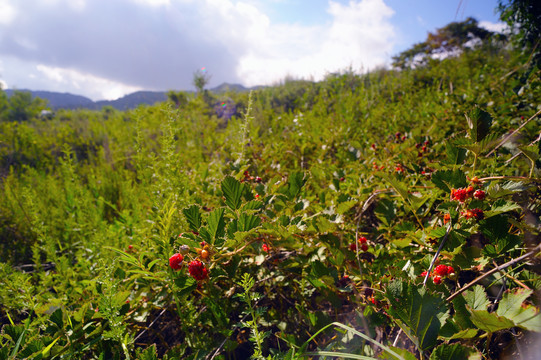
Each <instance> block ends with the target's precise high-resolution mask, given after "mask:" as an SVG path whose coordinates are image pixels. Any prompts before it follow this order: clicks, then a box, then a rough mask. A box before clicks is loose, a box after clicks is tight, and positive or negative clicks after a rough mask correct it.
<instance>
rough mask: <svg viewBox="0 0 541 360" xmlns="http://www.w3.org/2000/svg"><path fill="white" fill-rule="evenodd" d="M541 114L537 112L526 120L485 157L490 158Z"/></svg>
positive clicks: (540, 111)
mask: <svg viewBox="0 0 541 360" xmlns="http://www.w3.org/2000/svg"><path fill="white" fill-rule="evenodd" d="M539 114H541V110H539V111H538V112H536V113H535V114H534V115H533V116H532V117H531V118H529V119H528V120H526V121H525V122H524V123H523V124H522V125H520V126H519V127H518V128H516V129H515V130H513V131H512V132H510V133H509V134H508V135H507V136H506V137H504V138H503V140H502V141H500V143H499V144H498V145H496V147H495V148H494V149H492V151H490V152H489V153H488V154H487V155H486V156H485V157H489V156H490V155H492V154H493V153H494V152H495V151H496V150H497V149H498V148H499V147H500V146H502V145H503V144H505V143H506V142H507V141H509V139H510V138H511V137H512V136H513V135H515V133H516V132H517V131H519V130H520V129H522V128H523V127H524V126H526V124H528V123H529V122H530V121H532V120H533V119H535V117H536V116H537V115H539Z"/></svg>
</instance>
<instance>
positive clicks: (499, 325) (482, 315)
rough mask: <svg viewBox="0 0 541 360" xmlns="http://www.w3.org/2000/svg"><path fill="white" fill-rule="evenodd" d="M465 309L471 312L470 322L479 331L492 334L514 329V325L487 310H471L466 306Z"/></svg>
mask: <svg viewBox="0 0 541 360" xmlns="http://www.w3.org/2000/svg"><path fill="white" fill-rule="evenodd" d="M466 308H467V309H468V310H470V312H471V317H470V319H471V321H472V322H473V323H474V324H475V326H477V327H478V328H479V329H481V330H483V331H486V332H489V333H493V332H495V331H499V330H504V329H510V328H512V327H515V323H514V322H513V321H511V320H509V319H507V318H505V317H503V316H498V315H497V314H495V313H489V312H488V311H487V310H473V309H471V308H470V307H469V306H468V305H466Z"/></svg>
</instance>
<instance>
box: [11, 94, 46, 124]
mask: <svg viewBox="0 0 541 360" xmlns="http://www.w3.org/2000/svg"><path fill="white" fill-rule="evenodd" d="M8 102H9V105H8V108H7V111H6V112H7V114H6V119H7V120H9V121H27V120H30V119H31V118H33V117H36V116H37V115H38V114H39V113H40V111H41V110H43V109H44V108H46V107H47V101H46V100H43V99H41V98H32V94H31V93H30V92H29V91H15V92H14V93H13V94H12V95H11V97H9V101H8Z"/></svg>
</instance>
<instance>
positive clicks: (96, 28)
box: [0, 0, 394, 99]
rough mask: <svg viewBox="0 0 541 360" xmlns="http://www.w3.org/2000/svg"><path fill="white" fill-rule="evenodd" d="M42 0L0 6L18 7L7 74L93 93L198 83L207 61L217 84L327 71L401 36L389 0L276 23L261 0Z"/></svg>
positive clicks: (317, 75)
mask: <svg viewBox="0 0 541 360" xmlns="http://www.w3.org/2000/svg"><path fill="white" fill-rule="evenodd" d="M34 1H35V6H34V7H27V8H23V4H24V3H25V2H23V1H19V0H0V9H1V8H2V6H4V7H6V6H7V7H9V8H10V9H13V10H12V13H13V14H16V15H17V21H12V20H10V21H11V22H9V23H7V22H4V23H1V20H0V58H2V59H10V60H9V61H6V62H5V64H4V66H5V69H6V70H5V73H3V74H1V75H4V76H3V79H4V80H5V81H7V82H8V83H9V84H10V85H12V86H16V87H18V88H29V89H35V90H51V91H58V90H59V89H61V90H62V89H63V91H69V92H74V93H77V94H81V95H85V96H88V97H90V98H93V99H99V98H100V96H103V97H106V98H112V97H114V96H117V95H118V96H121V95H124V94H125V93H126V92H130V91H134V89H135V90H137V89H142V88H143V89H147V90H168V89H191V88H192V84H191V83H192V73H193V71H195V70H196V69H198V68H201V67H206V68H207V70H208V72H209V73H210V74H211V75H212V78H211V83H210V84H209V86H210V87H212V86H216V85H219V84H220V83H222V82H240V83H243V84H245V85H249V86H251V85H260V84H272V83H274V82H276V81H279V80H282V79H284V78H285V77H286V76H287V75H291V76H294V77H304V78H312V79H314V80H319V79H321V78H322V77H323V76H325V75H326V73H327V72H334V71H339V70H343V69H345V68H349V67H351V68H352V69H353V70H361V69H362V70H366V69H370V68H373V67H374V66H377V65H379V64H381V63H383V62H385V61H386V59H387V58H388V57H389V55H390V53H391V52H392V46H393V44H392V41H393V38H394V31H393V27H392V25H391V24H390V17H391V15H392V14H393V10H392V9H390V8H389V7H388V6H386V5H385V3H384V2H383V0H356V1H353V0H351V1H349V2H348V3H346V4H342V3H339V2H337V1H328V3H327V5H328V6H327V14H328V19H329V20H328V21H326V22H322V23H321V24H318V25H301V24H299V23H296V24H286V23H281V24H278V23H274V22H273V21H272V20H271V18H269V16H268V15H267V14H266V13H264V12H263V10H262V9H263V8H264V7H263V6H262V5H261V4H262V0H114V1H111V0H92V1H90V0H34ZM266 1H271V0H266ZM267 5H268V4H267ZM23 9H24V11H23ZM0 14H1V15H0V18H1V17H2V16H3V17H4V18H7V16H6V15H5V13H2V12H1V11H0ZM11 16H12V17H13V16H15V15H11ZM38 66H39V67H38ZM122 92H124V93H122Z"/></svg>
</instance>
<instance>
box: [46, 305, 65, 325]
mask: <svg viewBox="0 0 541 360" xmlns="http://www.w3.org/2000/svg"><path fill="white" fill-rule="evenodd" d="M49 321H51V322H52V323H53V324H55V325H56V326H57V327H58V328H59V329H62V328H63V327H64V319H63V318H62V309H61V308H58V309H56V310H55V311H54V312H53V313H52V314H51V316H49Z"/></svg>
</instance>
